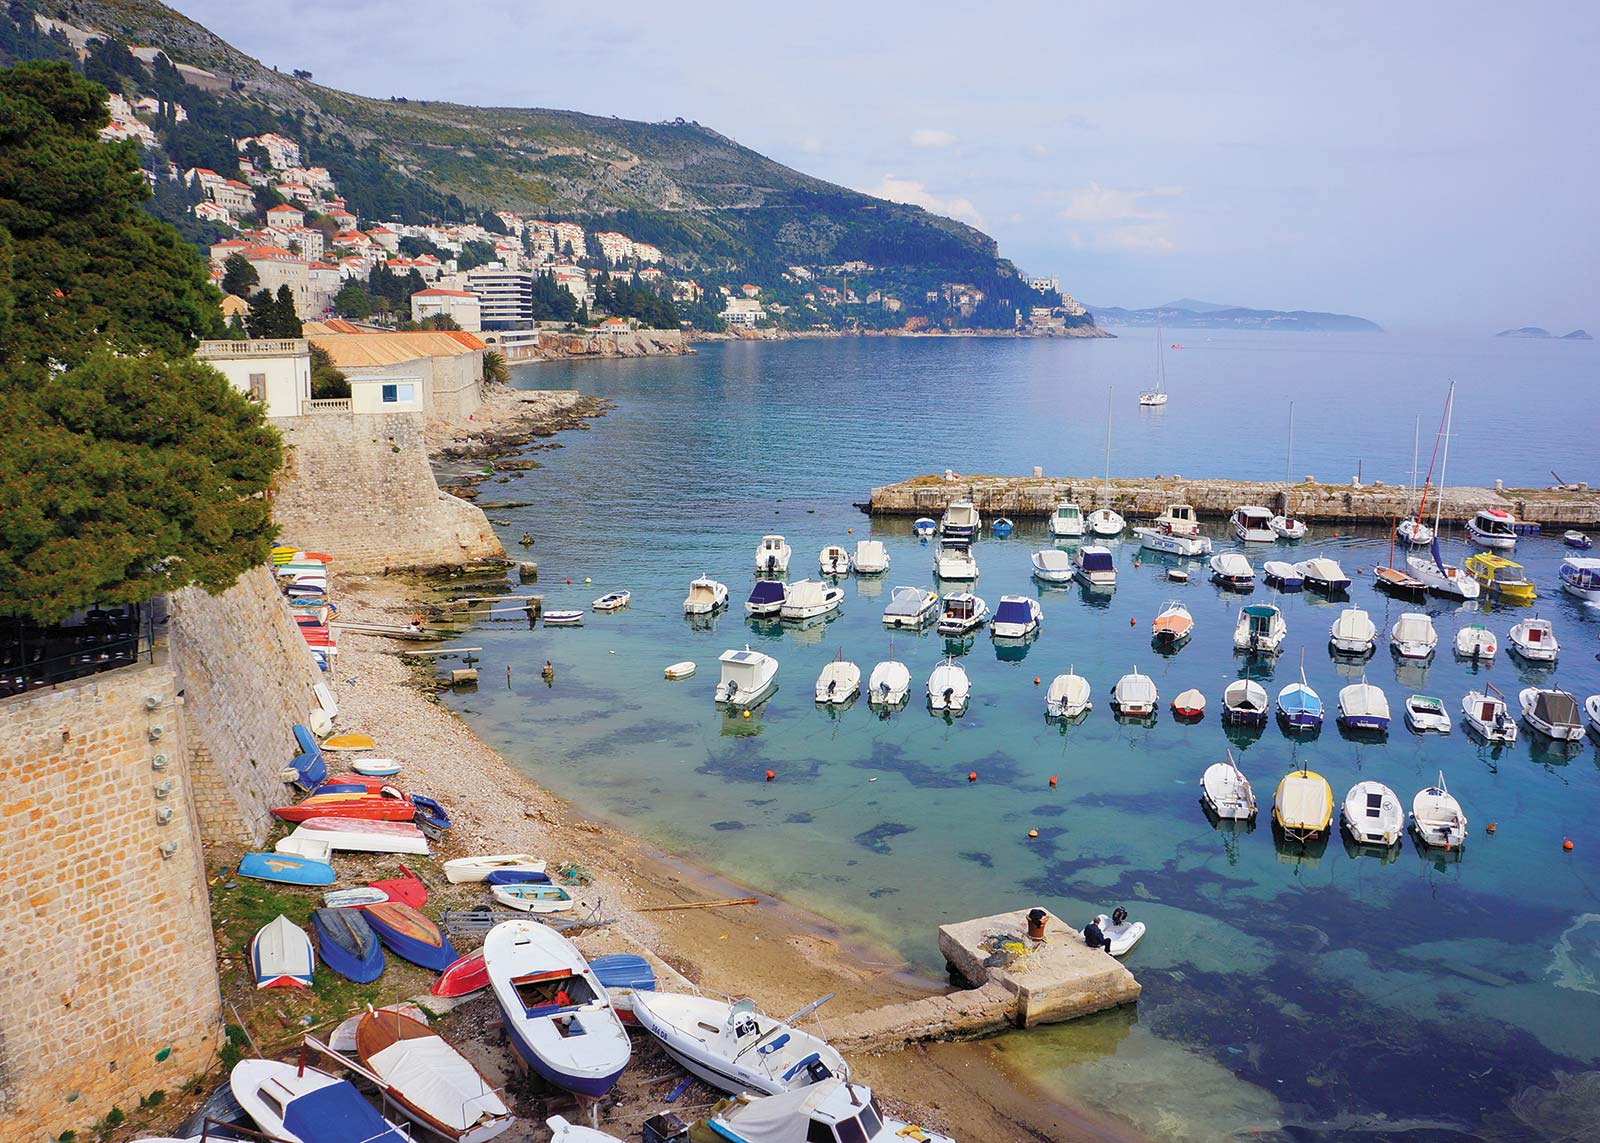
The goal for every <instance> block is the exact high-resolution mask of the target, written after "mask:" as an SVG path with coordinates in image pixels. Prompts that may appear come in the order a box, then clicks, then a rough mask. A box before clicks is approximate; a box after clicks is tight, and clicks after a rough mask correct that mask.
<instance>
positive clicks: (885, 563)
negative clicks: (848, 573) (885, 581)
mask: <svg viewBox="0 0 1600 1143" xmlns="http://www.w3.org/2000/svg"><path fill="white" fill-rule="evenodd" d="M855 565H856V574H857V575H882V574H883V573H884V572H886V571H888V570H889V549H888V548H886V547H884V546H883V541H882V540H857V541H856V551H855Z"/></svg>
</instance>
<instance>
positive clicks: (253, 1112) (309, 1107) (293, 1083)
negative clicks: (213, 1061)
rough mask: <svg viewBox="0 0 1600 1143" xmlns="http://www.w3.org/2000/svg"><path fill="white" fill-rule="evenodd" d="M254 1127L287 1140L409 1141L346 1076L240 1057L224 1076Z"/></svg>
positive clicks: (303, 1142)
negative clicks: (254, 1123)
mask: <svg viewBox="0 0 1600 1143" xmlns="http://www.w3.org/2000/svg"><path fill="white" fill-rule="evenodd" d="M228 1083H229V1086H230V1087H232V1088H233V1094H234V1098H236V1099H237V1100H238V1101H239V1105H240V1106H241V1107H243V1108H244V1109H245V1111H247V1112H249V1113H250V1118H251V1119H253V1120H255V1122H256V1126H257V1127H259V1128H260V1129H261V1130H262V1131H263V1132H265V1133H266V1134H267V1135H268V1136H270V1137H271V1138H273V1139H281V1140H285V1141H286V1143H352V1141H354V1140H359V1141H360V1143H411V1136H410V1135H408V1134H407V1133H406V1132H405V1131H403V1130H401V1129H400V1128H399V1127H396V1126H395V1125H394V1124H392V1123H390V1122H389V1121H388V1120H387V1119H385V1118H384V1117H383V1116H381V1115H379V1114H378V1113H377V1111H375V1110H374V1109H373V1106H372V1104H370V1103H368V1102H367V1100H366V1097H365V1096H363V1095H362V1094H361V1093H360V1092H359V1091H357V1090H356V1086H355V1085H354V1084H353V1083H350V1082H349V1081H348V1080H342V1079H339V1078H337V1077H335V1076H331V1075H329V1074H328V1073H327V1072H325V1071H322V1070H321V1069H320V1068H314V1067H311V1066H310V1065H308V1064H282V1063H279V1062H278V1061H276V1060H240V1061H239V1062H238V1063H237V1064H234V1065H233V1071H232V1073H231V1074H230V1075H229V1078H228Z"/></svg>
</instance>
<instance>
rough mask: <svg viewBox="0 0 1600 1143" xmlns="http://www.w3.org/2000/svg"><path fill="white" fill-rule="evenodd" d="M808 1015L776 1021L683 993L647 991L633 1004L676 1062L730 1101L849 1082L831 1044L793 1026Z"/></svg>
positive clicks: (744, 1005)
mask: <svg viewBox="0 0 1600 1143" xmlns="http://www.w3.org/2000/svg"><path fill="white" fill-rule="evenodd" d="M810 1007H814V1006H808V1008H807V1009H803V1010H802V1013H803V1012H805V1011H808V1010H809V1008H810ZM802 1013H797V1014H796V1015H795V1016H792V1017H790V1018H789V1019H788V1020H775V1019H773V1018H772V1017H770V1016H767V1015H765V1014H764V1013H761V1012H757V1011H756V1009H755V1004H754V1003H753V1002H752V1001H749V1000H739V1001H736V1002H734V1003H731V1004H730V1003H729V1002H728V1001H726V1000H718V999H714V998H711V997H704V996H693V995H689V994H686V993H681V992H648V993H642V994H639V995H636V996H635V997H634V999H633V1014H634V1017H635V1018H636V1019H637V1020H638V1022H639V1026H640V1027H641V1028H643V1029H644V1030H645V1031H646V1032H649V1033H650V1034H651V1035H652V1036H654V1037H655V1038H656V1039H657V1040H659V1041H661V1046H662V1047H664V1048H665V1049H666V1050H667V1054H668V1055H669V1056H671V1057H672V1058H673V1059H674V1060H676V1061H677V1062H678V1063H679V1064H680V1065H681V1066H682V1067H683V1068H684V1069H685V1070H686V1071H688V1072H689V1073H690V1074H691V1075H693V1076H696V1077H698V1078H699V1079H701V1080H703V1081H705V1082H706V1083H708V1084H710V1085H711V1086H712V1087H713V1088H716V1089H717V1090H718V1091H724V1092H728V1093H730V1094H737V1093H739V1092H743V1091H753V1092H759V1093H761V1094H762V1095H776V1094H778V1093H779V1092H785V1091H794V1090H795V1089H796V1088H804V1087H810V1086H812V1085H814V1084H819V1083H821V1082H822V1081H824V1080H827V1079H830V1078H833V1077H838V1078H841V1079H848V1078H849V1076H850V1069H849V1067H848V1066H847V1065H846V1064H845V1062H844V1057H842V1056H840V1055H839V1053H838V1052H836V1051H835V1050H834V1049H833V1048H832V1047H831V1046H829V1044H828V1042H827V1041H826V1040H823V1039H820V1038H818V1037H817V1036H813V1035H812V1034H811V1033H809V1032H805V1031H802V1030H801V1029H800V1028H798V1027H795V1026H794V1020H795V1019H797V1018H798V1017H799V1015H801V1014H802Z"/></svg>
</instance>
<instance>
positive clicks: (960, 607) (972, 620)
mask: <svg viewBox="0 0 1600 1143" xmlns="http://www.w3.org/2000/svg"><path fill="white" fill-rule="evenodd" d="M988 618H989V605H988V604H987V603H985V602H984V601H983V600H981V599H979V598H978V597H977V596H975V595H973V594H972V593H971V592H968V591H958V592H955V593H954V594H952V595H947V596H945V597H944V610H943V612H942V613H941V614H940V616H939V624H938V626H937V627H936V628H935V630H937V631H938V632H939V634H941V635H967V634H970V633H971V632H973V631H976V630H977V629H978V628H980V627H982V626H983V625H984V623H985V622H987V621H988Z"/></svg>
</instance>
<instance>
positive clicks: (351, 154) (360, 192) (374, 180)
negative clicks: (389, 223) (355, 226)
mask: <svg viewBox="0 0 1600 1143" xmlns="http://www.w3.org/2000/svg"><path fill="white" fill-rule="evenodd" d="M318 155H319V158H320V159H321V161H322V162H323V164H324V165H325V166H326V167H327V168H328V172H329V173H330V174H331V175H333V177H334V181H335V182H337V183H338V184H339V190H340V193H342V194H343V195H344V197H345V201H346V202H347V203H348V204H349V205H348V207H347V208H346V209H348V210H350V211H351V212H352V213H354V214H356V215H357V216H359V217H361V218H383V219H397V220H399V221H400V222H406V223H415V222H426V221H429V220H431V219H435V218H461V217H463V216H464V215H465V214H466V208H465V207H463V206H462V205H461V200H460V199H458V198H456V197H455V196H454V195H443V194H440V193H439V192H438V191H436V190H434V189H433V188H432V187H430V186H428V185H427V184H426V183H424V182H422V181H420V180H419V179H415V178H412V177H411V176H409V175H404V174H401V173H400V172H398V171H396V170H395V168H394V164H393V163H392V162H391V161H389V160H388V159H385V158H384V155H383V152H382V151H381V150H379V148H378V147H377V146H376V145H371V146H368V147H366V148H364V149H361V150H357V148H356V147H355V145H354V144H353V143H351V142H350V141H349V140H348V139H346V138H344V137H343V136H340V137H337V138H333V139H327V140H325V141H324V145H323V147H322V148H320V149H319V151H318Z"/></svg>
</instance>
